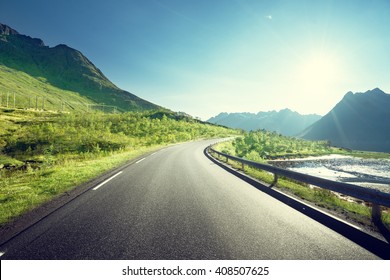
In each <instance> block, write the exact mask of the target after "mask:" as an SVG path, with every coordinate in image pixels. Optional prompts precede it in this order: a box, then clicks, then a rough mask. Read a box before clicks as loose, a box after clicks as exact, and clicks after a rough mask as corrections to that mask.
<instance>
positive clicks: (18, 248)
mask: <svg viewBox="0 0 390 280" xmlns="http://www.w3.org/2000/svg"><path fill="white" fill-rule="evenodd" d="M211 142H212V141H198V142H190V143H185V144H180V145H176V146H171V147H168V148H166V149H163V150H160V151H158V152H156V153H154V154H151V155H149V156H147V157H145V158H142V159H140V160H137V161H136V162H134V163H133V164H131V165H129V166H127V167H126V168H125V169H123V170H122V171H121V172H119V173H116V176H114V177H112V178H111V180H108V181H105V182H103V183H104V184H98V185H96V187H95V188H94V189H92V188H91V189H90V190H88V191H87V192H85V193H84V194H82V195H80V196H79V197H78V198H77V199H74V200H73V201H71V202H69V203H67V204H66V205H64V206H63V207H61V208H60V209H58V210H57V211H55V212H54V213H52V214H51V215H49V216H47V217H46V218H44V219H43V220H41V221H40V222H38V223H36V224H35V225H33V226H31V227H29V228H28V229H27V230H25V231H23V232H22V233H20V234H19V235H17V236H16V237H14V238H13V239H11V240H10V241H9V242H7V243H5V244H3V245H2V246H1V247H0V252H2V254H3V255H2V256H1V259H376V258H378V257H377V256H376V255H374V254H372V253H371V252H369V251H367V250H366V249H363V248H362V247H360V246H359V245H357V244H355V243H354V242H352V241H350V240H349V239H347V238H345V237H344V236H342V235H340V234H338V233H336V232H335V231H333V230H331V229H329V228H328V227H326V226H324V225H322V224H320V223H318V222H316V221H315V220H313V219H311V218H309V217H307V216H306V215H303V214H302V213H300V212H298V211H296V210H294V209H293V208H291V207H289V206H287V205H286V204H284V203H282V202H280V201H279V200H277V199H275V198H273V197H271V196H269V195H267V194H266V193H263V192H261V191H259V190H258V189H256V188H254V187H253V186H251V185H250V184H248V183H246V182H244V181H243V180H241V179H239V178H237V177H236V176H234V175H232V174H230V173H229V172H227V171H226V170H224V169H222V168H221V167H219V166H218V165H216V164H215V163H213V162H212V161H211V160H210V159H208V158H207V157H206V156H205V155H204V149H205V147H206V146H207V145H208V144H210V143H211Z"/></svg>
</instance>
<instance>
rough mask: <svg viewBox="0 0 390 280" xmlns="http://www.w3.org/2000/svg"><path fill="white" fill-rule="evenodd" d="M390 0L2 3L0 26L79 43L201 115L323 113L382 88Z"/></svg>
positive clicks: (159, 97) (99, 62)
mask: <svg viewBox="0 0 390 280" xmlns="http://www.w3.org/2000/svg"><path fill="white" fill-rule="evenodd" d="M389 15H390V1H379V0H378V1H375V0H374V1H360V0H353V1H352V0H351V1H344V0H338V1H326V0H323V1H313V0H312V1H293V0H290V1H277V0H273V1H271V0H269V1H268V0H224V1H222V0H213V1H210V0H197V1H195V0H111V1H102V0H93V1H92V0H68V1H49V0H46V1H45V0H34V1H30V0H29V1H27V0H26V1H19V0H12V1H11V0H1V9H0V22H2V23H4V24H7V25H10V26H11V27H13V28H14V29H16V30H18V31H19V32H20V33H22V34H27V35H30V36H32V37H37V38H41V39H43V40H44V42H45V43H46V44H47V45H49V46H55V45H57V44H60V43H64V44H67V45H68V46H70V47H73V48H75V49H78V50H80V51H82V52H83V53H84V54H85V55H86V56H87V57H88V58H89V59H90V60H91V61H92V62H93V63H94V64H95V65H96V66H97V67H98V68H100V69H101V70H102V71H103V73H105V75H106V76H107V77H108V78H109V79H110V80H111V81H113V82H114V83H115V84H116V85H118V86H119V87H121V88H123V89H125V90H128V91H130V92H132V93H134V94H136V95H138V96H140V97H142V98H144V99H147V100H149V101H152V102H154V103H156V104H159V105H162V106H164V107H167V108H170V109H172V110H175V111H185V112H187V113H189V114H191V115H193V116H197V117H200V118H202V119H207V118H209V117H212V116H214V115H216V114H218V113H220V112H258V111H268V110H274V109H275V110H280V109H283V108H286V107H288V108H290V109H292V110H295V111H298V112H300V113H304V114H307V113H318V114H322V115H323V114H326V113H327V112H328V111H329V110H330V109H332V107H333V106H334V105H335V104H336V103H337V102H338V101H339V100H340V99H341V98H342V97H343V95H344V94H345V93H346V92H348V91H353V92H364V91H367V90H369V89H373V88H375V87H379V88H381V89H382V90H384V91H385V92H388V93H389V92H390V70H389V66H390V28H389V26H390V16H389Z"/></svg>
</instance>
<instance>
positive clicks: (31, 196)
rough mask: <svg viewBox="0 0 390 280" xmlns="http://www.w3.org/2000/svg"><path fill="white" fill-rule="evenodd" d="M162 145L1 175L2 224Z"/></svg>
mask: <svg viewBox="0 0 390 280" xmlns="http://www.w3.org/2000/svg"><path fill="white" fill-rule="evenodd" d="M159 147H161V146H159V145H155V146H151V147H143V148H139V149H136V150H129V151H126V152H121V153H113V154H111V155H110V156H106V157H98V158H89V159H88V158H87V159H84V160H83V159H81V158H78V159H72V158H70V159H64V160H63V162H62V163H60V164H56V165H54V166H47V167H42V168H41V169H36V170H33V169H31V168H30V169H29V170H23V171H16V172H13V174H12V176H7V174H6V173H7V171H5V170H2V171H1V172H0V225H2V224H5V223H7V222H9V221H10V220H11V219H13V218H15V217H17V216H19V215H21V214H23V213H25V212H27V211H31V210H32V209H34V208H35V207H37V206H39V205H41V204H43V203H45V202H47V201H49V200H51V199H53V198H54V197H56V196H58V195H60V194H62V193H64V192H66V191H69V190H71V189H73V188H74V187H75V186H78V185H80V184H82V183H84V182H87V181H89V180H91V179H93V178H96V177H97V176H99V175H101V174H103V173H104V172H106V171H107V170H110V169H113V168H115V167H118V166H121V165H123V164H124V163H125V162H127V161H130V160H131V159H134V158H136V157H138V156H140V155H142V154H144V153H147V152H150V151H153V150H156V149H158V148H159Z"/></svg>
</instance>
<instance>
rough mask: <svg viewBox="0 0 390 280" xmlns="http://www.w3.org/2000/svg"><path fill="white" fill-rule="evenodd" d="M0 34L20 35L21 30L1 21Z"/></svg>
mask: <svg viewBox="0 0 390 280" xmlns="http://www.w3.org/2000/svg"><path fill="white" fill-rule="evenodd" d="M0 35H19V32H18V31H16V30H14V29H12V28H11V27H9V26H8V25H5V24H2V23H0Z"/></svg>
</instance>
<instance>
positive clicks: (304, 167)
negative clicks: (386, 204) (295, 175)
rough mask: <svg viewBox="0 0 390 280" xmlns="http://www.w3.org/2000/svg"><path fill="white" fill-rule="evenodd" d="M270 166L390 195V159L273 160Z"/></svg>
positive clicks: (346, 157)
mask: <svg viewBox="0 0 390 280" xmlns="http://www.w3.org/2000/svg"><path fill="white" fill-rule="evenodd" d="M269 163H270V164H272V165H274V166H278V167H282V168H286V169H289V170H293V171H296V172H300V173H304V174H310V175H313V176H317V177H322V178H326V179H330V180H334V181H339V182H345V183H351V184H355V185H359V186H362V187H367V188H373V189H378V190H380V191H383V192H388V193H390V160H389V159H364V158H358V157H352V156H343V155H327V156H319V157H307V158H299V159H289V160H272V161H269Z"/></svg>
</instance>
